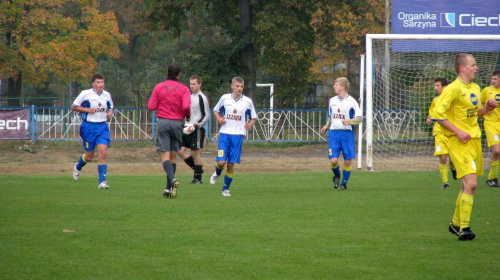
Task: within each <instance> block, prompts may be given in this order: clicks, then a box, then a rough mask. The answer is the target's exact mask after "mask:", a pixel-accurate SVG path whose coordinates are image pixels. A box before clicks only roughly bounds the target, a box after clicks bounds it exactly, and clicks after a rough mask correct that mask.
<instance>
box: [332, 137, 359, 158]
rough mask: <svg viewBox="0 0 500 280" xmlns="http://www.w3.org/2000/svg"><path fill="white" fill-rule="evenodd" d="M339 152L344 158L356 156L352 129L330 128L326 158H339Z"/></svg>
mask: <svg viewBox="0 0 500 280" xmlns="http://www.w3.org/2000/svg"><path fill="white" fill-rule="evenodd" d="M340 152H342V155H344V160H351V159H354V158H355V157H356V153H355V148H354V131H352V130H330V137H328V158H329V159H332V158H339V156H340Z"/></svg>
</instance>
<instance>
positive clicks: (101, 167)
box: [97, 164, 108, 184]
mask: <svg viewBox="0 0 500 280" xmlns="http://www.w3.org/2000/svg"><path fill="white" fill-rule="evenodd" d="M97 171H98V172H99V184H100V183H102V182H104V181H106V173H107V172H108V165H107V164H98V165H97Z"/></svg>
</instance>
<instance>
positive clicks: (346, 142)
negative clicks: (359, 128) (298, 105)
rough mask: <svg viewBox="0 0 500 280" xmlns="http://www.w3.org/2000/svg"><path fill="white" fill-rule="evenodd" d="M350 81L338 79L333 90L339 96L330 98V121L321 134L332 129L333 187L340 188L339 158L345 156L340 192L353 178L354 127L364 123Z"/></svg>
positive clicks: (330, 156)
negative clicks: (350, 88) (350, 90)
mask: <svg viewBox="0 0 500 280" xmlns="http://www.w3.org/2000/svg"><path fill="white" fill-rule="evenodd" d="M349 87H350V84H349V81H348V80H347V79H346V78H344V77H341V78H337V79H336V80H335V84H334V86H333V89H334V91H335V93H336V94H337V96H335V97H332V98H330V102H329V106H328V115H329V118H328V121H327V123H326V125H325V126H323V127H322V128H321V133H325V132H326V130H327V129H328V128H330V136H329V138H328V158H329V159H330V163H331V167H332V171H333V174H334V176H333V187H334V188H335V189H336V188H338V187H339V182H340V178H341V177H340V167H339V156H340V153H341V152H342V155H343V156H344V171H343V176H342V182H340V190H346V189H347V182H348V181H349V177H350V176H351V170H352V167H351V160H352V159H353V158H355V147H354V129H353V126H354V125H358V124H360V123H361V122H362V121H363V116H362V113H361V110H360V108H359V105H358V102H357V101H356V100H355V99H354V98H353V97H352V96H350V95H349V93H348V92H349Z"/></svg>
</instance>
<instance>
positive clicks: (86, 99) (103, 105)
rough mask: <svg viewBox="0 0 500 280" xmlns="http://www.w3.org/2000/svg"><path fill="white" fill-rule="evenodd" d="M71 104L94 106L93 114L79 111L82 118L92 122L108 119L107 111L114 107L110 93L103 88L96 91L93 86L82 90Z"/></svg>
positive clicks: (85, 106)
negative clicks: (100, 90) (100, 91)
mask: <svg viewBox="0 0 500 280" xmlns="http://www.w3.org/2000/svg"><path fill="white" fill-rule="evenodd" d="M73 106H81V107H83V108H96V109H97V110H96V111H95V113H93V114H89V113H84V112H80V117H81V118H82V120H84V121H87V122H94V123H99V122H106V121H107V120H108V116H107V111H108V110H113V109H114V105H113V100H112V99H111V94H110V93H109V92H107V91H105V90H103V91H102V93H97V92H95V90H94V89H93V88H91V89H86V90H83V91H82V92H81V93H80V94H79V95H78V96H77V97H76V99H75V101H73Z"/></svg>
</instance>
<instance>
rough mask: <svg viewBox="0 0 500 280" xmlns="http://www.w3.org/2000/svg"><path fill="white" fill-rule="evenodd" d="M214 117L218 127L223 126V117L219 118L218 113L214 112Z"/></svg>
mask: <svg viewBox="0 0 500 280" xmlns="http://www.w3.org/2000/svg"><path fill="white" fill-rule="evenodd" d="M214 116H215V118H216V119H217V121H218V122H219V124H220V125H224V124H225V123H226V120H225V119H224V118H223V117H221V115H220V114H219V113H218V112H215V111H214Z"/></svg>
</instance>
